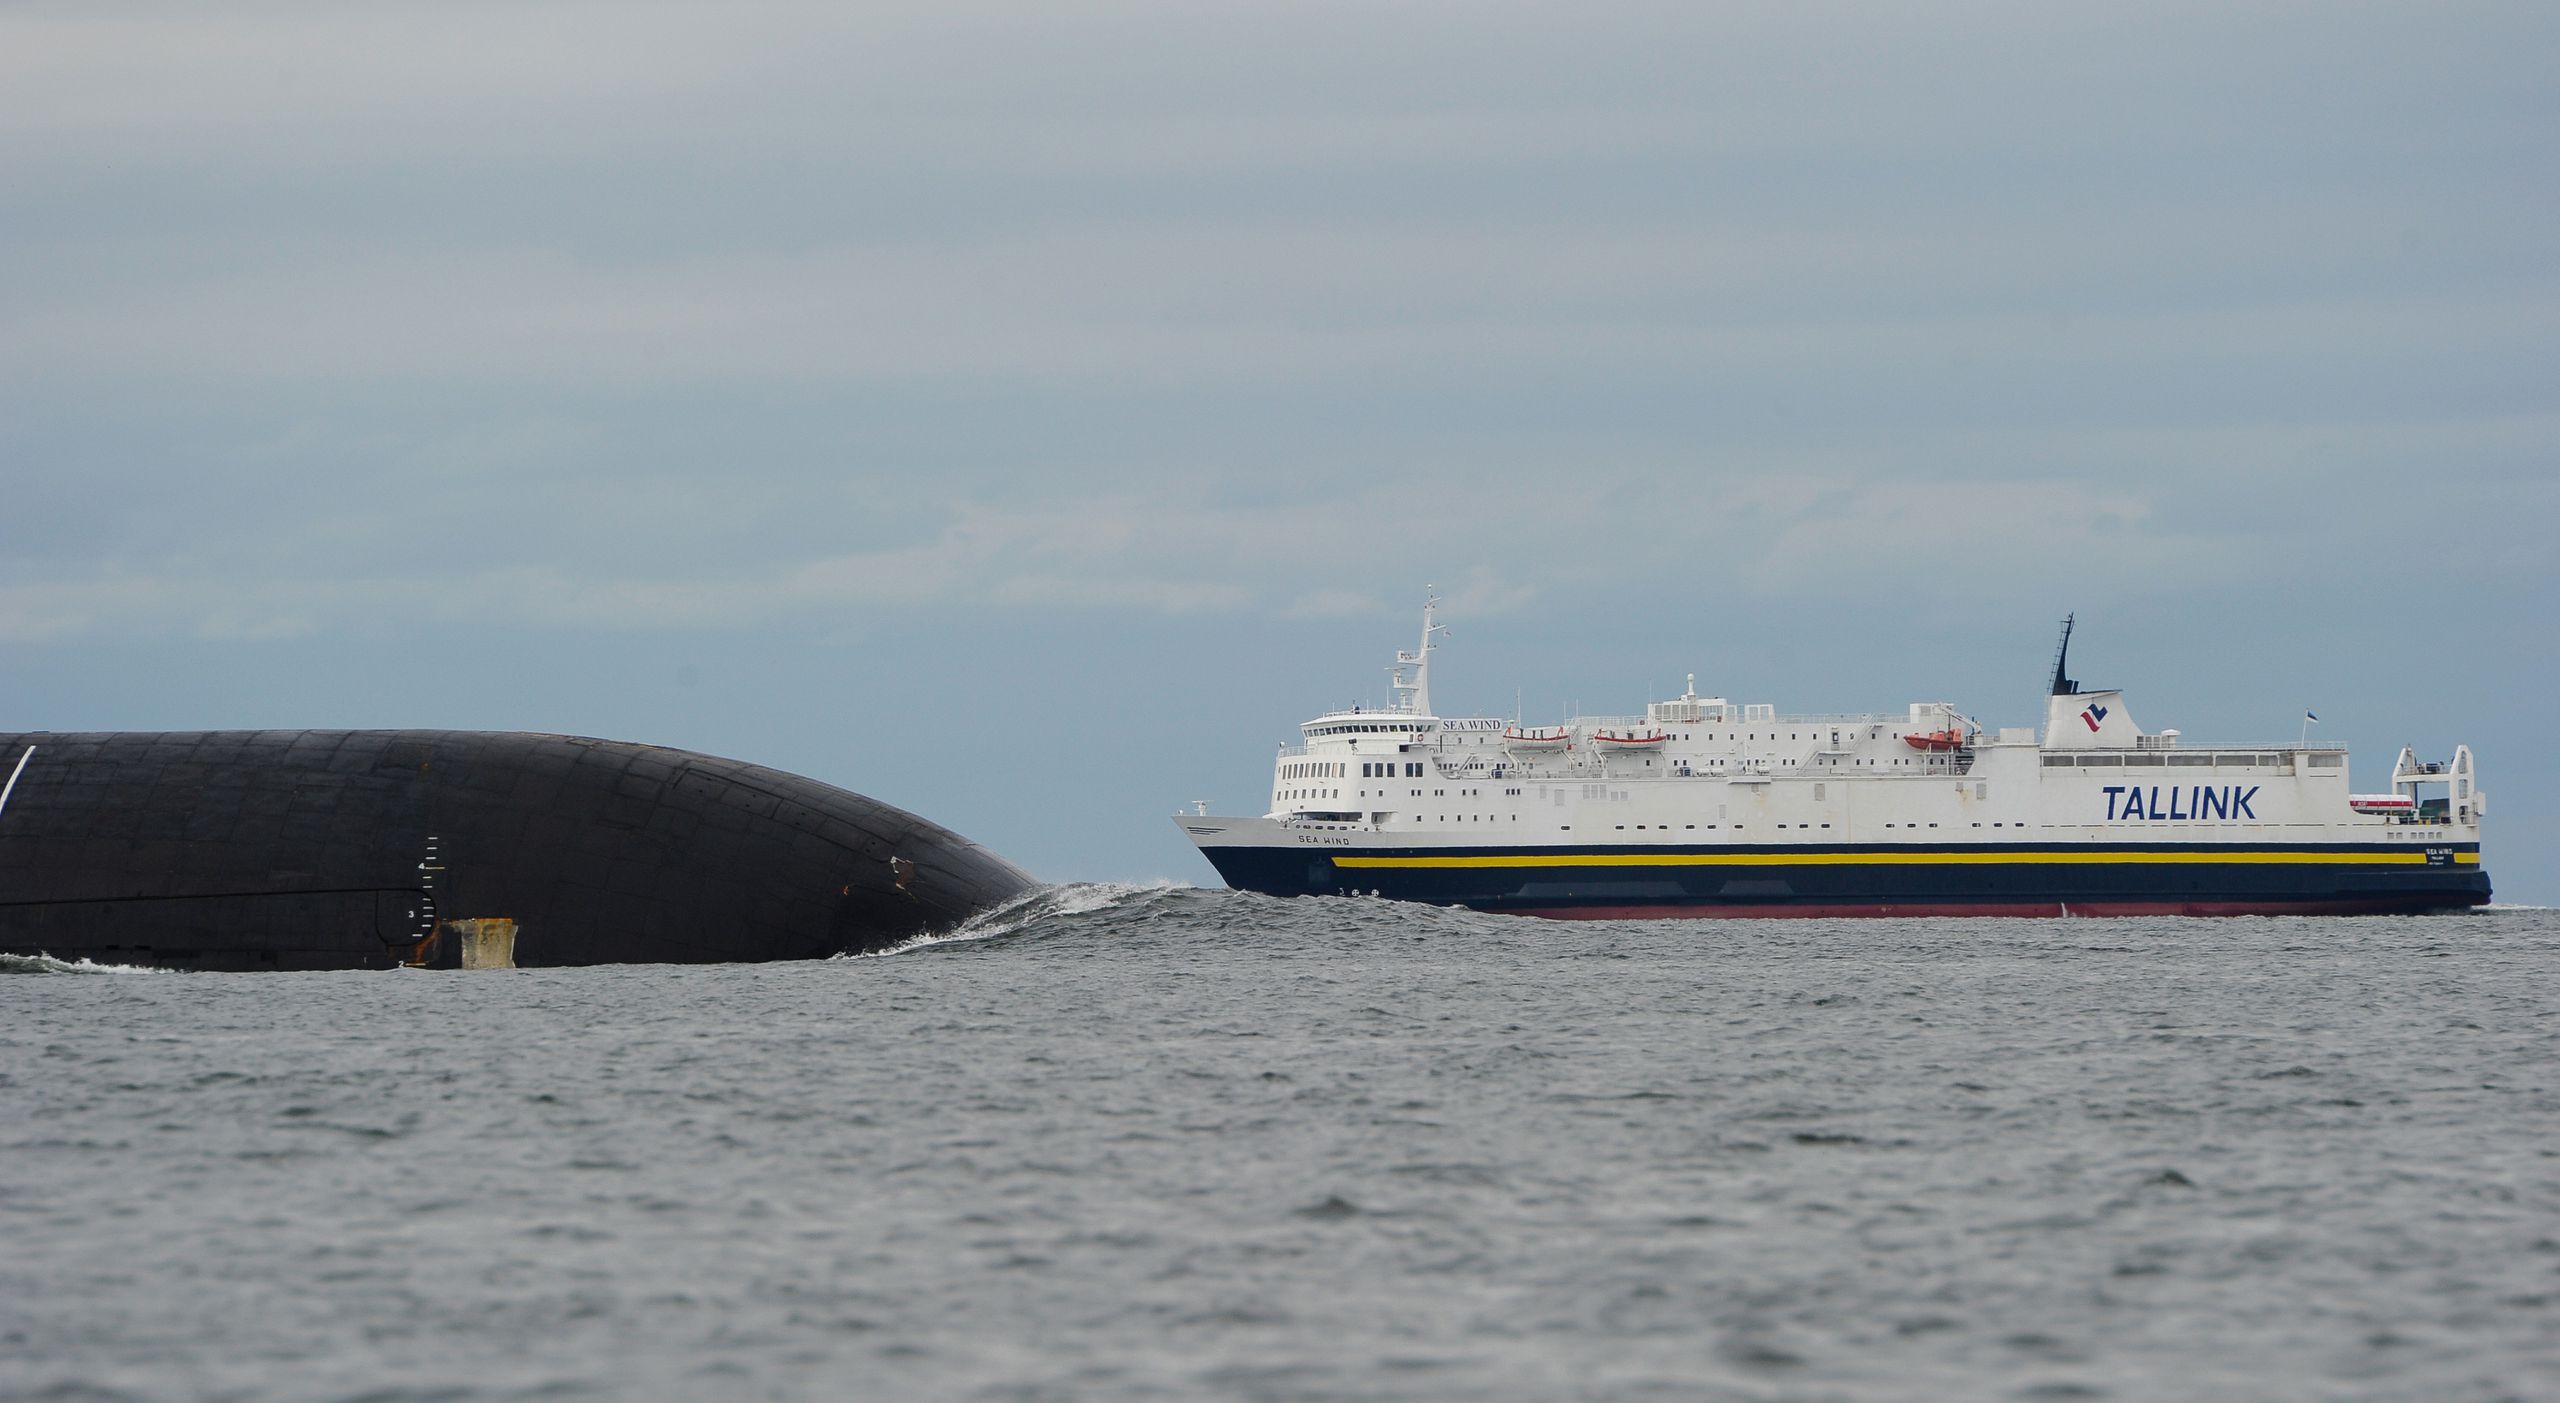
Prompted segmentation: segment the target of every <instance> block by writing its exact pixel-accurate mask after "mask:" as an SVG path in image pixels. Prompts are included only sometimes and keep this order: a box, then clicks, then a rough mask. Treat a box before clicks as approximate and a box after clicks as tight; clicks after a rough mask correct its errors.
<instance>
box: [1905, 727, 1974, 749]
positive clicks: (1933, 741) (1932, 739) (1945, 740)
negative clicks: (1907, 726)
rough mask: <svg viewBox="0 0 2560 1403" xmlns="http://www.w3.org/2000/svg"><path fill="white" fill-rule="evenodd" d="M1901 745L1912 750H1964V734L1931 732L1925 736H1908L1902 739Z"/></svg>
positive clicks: (1957, 732)
mask: <svg viewBox="0 0 2560 1403" xmlns="http://www.w3.org/2000/svg"><path fill="white" fill-rule="evenodd" d="M1902 743H1903V744H1904V745H1907V746H1910V747H1911V748H1912V749H1914V750H1962V749H1964V732H1962V731H1931V732H1930V733H1929V734H1927V735H1925V736H1923V735H1908V736H1904V737H1903V738H1902Z"/></svg>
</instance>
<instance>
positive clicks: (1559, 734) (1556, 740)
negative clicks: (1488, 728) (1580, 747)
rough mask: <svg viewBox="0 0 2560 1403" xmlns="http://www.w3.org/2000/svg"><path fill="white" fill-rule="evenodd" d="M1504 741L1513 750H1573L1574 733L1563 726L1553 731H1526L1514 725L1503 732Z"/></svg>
mask: <svg viewBox="0 0 2560 1403" xmlns="http://www.w3.org/2000/svg"><path fill="white" fill-rule="evenodd" d="M1502 743H1503V744H1504V745H1506V746H1508V747H1510V748H1511V749H1513V750H1571V749H1573V733H1572V732H1571V731H1568V730H1566V729H1564V728H1563V727H1561V726H1559V727H1557V728H1556V729H1554V730H1552V731H1524V730H1521V729H1520V728H1519V727H1517V726H1514V727H1512V728H1511V729H1510V730H1507V731H1505V732H1503V733H1502Z"/></svg>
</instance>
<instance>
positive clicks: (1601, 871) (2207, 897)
mask: <svg viewBox="0 0 2560 1403" xmlns="http://www.w3.org/2000/svg"><path fill="white" fill-rule="evenodd" d="M1201 855H1202V856H1204V857H1206V858H1208V859H1209V862H1210V864H1211V865H1212V866H1214V867H1216V868H1217V869H1218V875H1219V876H1220V877H1222V878H1224V879H1225V880H1226V883H1227V885H1229V886H1231V887H1235V888H1237V889H1239V890H1244V891H1258V892H1264V893H1267V894H1269V895H1273V896H1323V895H1375V896H1380V897H1386V898H1391V899H1395V900H1401V901H1424V902H1430V903H1433V904H1435V905H1443V906H1466V907H1472V908H1474V909H1476V910H1480V911H1499V912H1510V913H1516V914H1520V915H1532V916H1553V917H1559V918H1566V919H1588V920H1606V919H1624V918H1631V917H1651V916H1661V917H1696V916H1753V917H1770V916H2061V915H2071V916H2104V915H2191V916H2235V915H2365V914H2372V915H2381V914H2398V913H2419V912H2428V911H2452V910H2462V909H2465V908H2468V907H2473V906H2478V905H2482V904H2485V903H2486V902H2487V901H2488V900H2489V876H2488V874H2487V873H2486V872H2484V871H2482V870H2481V869H2480V865H2479V863H2480V848H2479V845H2478V844H2477V843H2467V844H2464V843H2457V844H2436V845H2429V846H2424V847H2421V846H2416V845H2411V844H2400V843H2370V844H2247V845H2241V844H2201V843H2198V844H2160V843H2152V844H2131V843H2117V844H2085V845H2071V846H2044V847H2032V846H2026V845H2009V846H1995V845H1979V844H1927V845H1923V844H1911V845H1902V846H1895V847H1863V848H1849V847H1838V848H1810V847H1801V846H1796V847H1776V846H1766V847H1746V846H1739V845H1737V846H1728V847H1714V848H1705V847H1659V848H1636V847H1624V848H1609V849H1600V850H1587V851H1579V852H1577V851H1573V850H1570V849H1566V850H1559V849H1555V848H1499V847H1481V848H1472V847H1470V848H1460V847H1430V848H1396V849H1389V848H1362V849H1360V850H1358V851H1344V850H1339V849H1326V848H1322V847H1306V846H1299V847H1285V848H1284V847H1269V846H1249V845H1242V844H1239V845H1234V846H1222V845H1216V844H1210V845H1204V846H1203V847H1202V848H1201Z"/></svg>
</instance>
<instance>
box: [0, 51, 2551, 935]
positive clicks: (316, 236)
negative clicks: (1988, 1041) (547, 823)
mask: <svg viewBox="0 0 2560 1403" xmlns="http://www.w3.org/2000/svg"><path fill="white" fill-rule="evenodd" d="M2555 41H2560V18H2555V16H2554V14H2553V12H2551V11H2549V10H2548V9H2547V8H2546V7H2540V6H2531V5H2450V6H2430V7H2417V6H2396V5H2395V6H2355V5H2338V4H2322V5H2298V6H2296V5H2256V4H2231V3H2224V4H2213V5H2193V6H2180V5H2146V6H2141V7H2127V8H2125V9H2123V10H2122V11H2121V12H2117V13H2107V14H2100V13H2094V12H2090V11H2088V10H2086V9H2085V8H2084V7H2058V6H2051V5H2029V4H2017V5H1988V6H1962V7H1910V6H1882V5H1864V6H1851V5H1838V6H1819V5H1803V4H1787V5H1765V6H1764V5H1728V6H1702V5H1694V4H1679V5H1673V4H1663V5H1614V6H1590V5H1584V6H1563V5H1517V4H1508V5H1506V4H1484V5H1465V4H1400V5H1391V4H1374V3H1373V4H1357V5H1320V4H1218V5H1148V4H1103V5H1083V6H1074V7H1064V6H1054V5H1027V4H979V5H966V4H962V5H952V4H931V5H922V4H918V5H859V6H843V5H817V4H812V5H806V6H797V5H775V4H764V5H753V6H743V7H726V6H670V5H657V6H652V5H638V4H627V3H616V4H609V5H608V4H594V5H586V4H551V5H526V4H509V5H485V6H473V5H457V4H445V3H439V4H433V5H425V4H421V5H398V4H381V5H366V6H339V5H327V4H308V5H269V6H258V5H229V6H222V7H214V8H207V7H202V6H192V5H167V6H150V5H120V6H113V7H102V6H95V5H46V4H21V5H15V6H12V7H9V8H6V9H0V506H5V511H0V714H5V715H6V718H7V719H8V720H9V721H10V722H12V723H20V724H26V725H38V726H50V727H54V728H57V729H70V728H77V727H105V726H133V727H182V726H200V725H243V724H277V725H286V724H322V723H328V724H422V725H491V726H526V727H539V728H543V729H559V730H572V731H583V732H593V733H602V734H611V735H618V736H627V737H630V738H633V739H643V740H653V741H662V742H666V743H670V744H679V745H691V746H696V747H699V748H704V749H712V750H718V751H721V752H724V753H729V754H735V755H740V756H743V757H745V758H749V759H756V760H763V761H767V762H770V763H777V764H783V765H786V766H788V767H790V768H795V769H799V770H802V771H804V772H806V773H810V774H814V775H817V776H818V777H821V778H825V779H829V780H833V781H835V782H838V783H842V784H846V785H849V786H851V787H854V788H858V789H864V790H866V791H868V792H873V793H877V794H880V795H881V796H882V797H884V798H889V799H892V800H894V801H897V802H902V803H908V804H911V805H913V806H915V807H917V808H919V809H921V810H923V811H924V812H927V813H929V814H932V815H933V816H935V817H937V818H942V819H945V820H946V821H949V822H952V823H953V824H954V825H955V826H958V827H960V828H962V829H963V830H964V831H967V832H970V833H971V834H972V835H973V836H978V837H981V838H983V839H985V840H986V841H988V842H989V843H991V844H993V845H995V846H996V847H998V848H1000V849H1002V850H1004V851H1006V852H1007V853H1008V854H1010V855H1012V856H1015V857H1016V858H1018V859H1019V860H1022V861H1024V862H1025V863H1027V864H1029V865H1031V866H1032V867H1034V868H1035V869H1036V870H1039V871H1041V872H1042V873H1043V875H1047V876H1052V877H1062V878H1063V877H1088V876H1091V877H1105V876H1108V877H1122V876H1143V875H1149V874H1156V873H1162V874H1167V875H1174V876H1180V877H1185V878H1203V877H1205V876H1206V868H1205V866H1201V865H1198V864H1197V863H1196V861H1195V860H1194V859H1193V858H1191V856H1190V855H1189V854H1188V853H1187V851H1185V850H1184V849H1182V848H1181V847H1180V845H1179V843H1178V840H1177V837H1176V835H1175V834H1174V832H1173V830H1172V829H1171V827H1170V825H1167V824H1165V823H1164V822H1163V821H1162V819H1161V817H1160V815H1161V814H1163V813H1165V812H1167V811H1169V810H1170V809H1171V808H1172V807H1173V806H1174V805H1175V804H1176V803H1178V802H1182V801H1187V800H1189V799H1191V798H1193V797H1208V798H1211V799H1213V801H1215V802H1217V803H1218V804H1219V806H1220V807H1234V806H1237V805H1245V804H1250V803H1253V802H1255V801H1257V800H1258V798H1259V796H1260V793H1261V787H1262V781H1263V769H1264V764H1265V759H1266V755H1267V750H1268V747H1269V746H1270V745H1271V743H1272V742H1273V741H1275V740H1277V739H1280V738H1282V736H1283V735H1284V734H1285V733H1286V730H1287V728H1288V727H1289V725H1290V724H1291V723H1293V722H1294V721H1295V720H1297V719H1299V717H1300V716H1301V715H1302V714H1303V713H1307V712H1310V711H1312V710H1314V709H1316V708H1319V707H1322V706H1325V705H1330V704H1332V703H1334V702H1337V701H1342V700H1348V699H1351V698H1353V697H1357V696H1362V695H1367V696H1373V697H1374V696H1377V695H1379V694H1380V687H1379V682H1380V680H1381V678H1380V674H1379V672H1378V667H1377V664H1378V663H1379V662H1381V661H1382V660H1383V655H1384V653H1385V652H1386V650H1388V649H1391V648H1393V647H1396V646H1402V645H1404V644H1405V643H1407V641H1408V640H1407V638H1406V635H1407V634H1408V633H1409V632H1410V622H1411V621H1410V618H1409V614H1410V611H1411V609H1412V607H1413V606H1414V605H1415V604H1416V603H1417V602H1418V598H1419V595H1420V592H1421V589H1422V586H1423V584H1424V583H1425V582H1426V581H1434V582H1437V583H1439V584H1441V585H1442V586H1443V587H1444V589H1445V590H1446V591H1447V592H1448V593H1449V594H1450V595H1451V598H1452V603H1453V610H1452V619H1453V622H1454V623H1455V624H1456V626H1457V628H1458V630H1459V634H1458V639H1457V648H1456V650H1455V651H1453V652H1452V654H1451V655H1450V656H1449V659H1448V661H1447V667H1446V671H1445V673H1444V681H1443V684H1442V688H1441V693H1442V699H1443V702H1444V709H1445V708H1450V707H1456V706H1459V705H1466V706H1472V707H1476V708H1480V709H1484V710H1508V709H1509V706H1510V703H1511V699H1512V697H1513V696H1514V694H1515V689H1516V692H1517V694H1518V695H1519V696H1520V697H1521V698H1522V699H1523V700H1524V701H1525V703H1526V704H1527V705H1528V707H1529V709H1530V710H1531V712H1532V713H1533V715H1537V714H1548V713H1551V712H1552V711H1553V710H1554V709H1555V708H1558V707H1561V706H1564V705H1567V704H1569V703H1573V702H1580V703H1582V704H1584V705H1586V706H1590V707H1594V708H1614V707H1630V708H1631V707H1632V706H1633V705H1635V704H1637V703H1639V702H1641V701H1642V700H1643V699H1644V696H1643V693H1644V692H1645V690H1646V689H1647V687H1648V686H1653V687H1656V688H1673V687H1676V686H1677V684H1678V681H1679V677H1680V674H1681V673H1683V672H1685V671H1689V670H1696V671H1699V672H1700V673H1701V674H1702V679H1701V680H1702V682H1705V683H1708V684H1710V685H1713V686H1715V687H1717V688H1719V689H1722V690H1727V691H1730V692H1732V693H1734V694H1736V695H1742V694H1746V693H1747V694H1749V695H1750V696H1752V697H1753V698H1755V699H1758V698H1766V699H1769V700H1774V701H1778V702H1780V703H1781V704H1783V705H1788V706H1794V707H1802V708H1807V709H1816V710H1830V709H1845V708H1850V707H1865V706H1871V705H1881V706H1891V705H1898V704H1899V703H1900V702H1902V701H1905V700H1908V699H1912V698H1914V697H1918V696H1921V695H1932V696H1945V697H1947V698H1949V699H1951V700H1954V701H1956V702H1958V703H1959V704H1960V705H1964V706H1966V707H1968V708H1969V709H1971V710H1974V711H1975V712H1976V713H1977V714H1980V715H1981V716H1982V717H1983V718H1984V719H1985V720H1987V721H1994V722H1997V721H2002V720H2005V721H2008V722H2010V723H2012V724H2016V723H2023V722H2025V721H2028V720H2031V719H2032V718H2033V714H2034V711H2033V706H2034V696H2033V687H2034V683H2035V681H2036V679H2037V674H2038V673H2039V672H2040V671H2041V668H2042V667H2043V665H2044V661H2045V655H2046V652H2047V649H2048V647H2049V642H2050V639H2049V632H2050V624H2051V620H2052V619H2053V617H2054V616H2056V615H2058V614H2060V613H2061V612H2063V611H2064V610H2066V609H2076V610H2078V611H2079V612H2080V613H2081V615H2082V617H2083V619H2084V621H2086V622H2087V623H2088V624H2089V626H2090V632H2089V633H2088V634H2086V635H2084V637H2085V639H2086V641H2085V642H2084V645H2083V646H2084V648H2086V649H2087V650H2089V657H2090V661H2089V662H2088V663H2087V664H2086V665H2085V666H2083V667H2082V669H2081V671H2082V672H2083V674H2084V675H2086V676H2091V677H2093V678H2095V677H2101V676H2103V678H2104V680H2107V681H2110V682H2116V683H2122V684H2125V685H2127V686H2129V687H2131V688H2132V689H2133V698H2134V701H2135V704H2136V706H2137V707H2138V708H2139V714H2140V715H2141V716H2142V717H2143V719H2144V720H2145V722H2146V723H2147V724H2150V725H2153V726H2161V725H2177V726H2180V727H2182V728H2183V729H2185V730H2186V731H2187V732H2188V733H2189V734H2191V735H2198V736H2208V735H2215V734H2221V735H2226V736H2229V737H2230V738H2233V739H2265V738H2269V737H2271V736H2279V735H2281V736H2289V735H2291V734H2292V732H2293V729H2294V726H2295V725H2296V723H2297V722H2298V720H2299V716H2300V711H2301V709H2302V708H2303V707H2304V706H2306V705H2308V706H2314V707H2317V708H2318V709H2320V711H2321V714H2322V723H2323V728H2324V730H2323V734H2324V735H2326V736H2328V737H2329V738H2331V739H2338V740H2345V741H2349V742H2351V743H2352V744H2354V745H2355V746H2356V748H2357V753H2358V762H2359V763H2358V767H2357V773H2358V776H2359V778H2360V779H2374V780H2378V778H2379V770H2380V768H2381V767H2382V766H2383V765H2385V764H2387V762H2388V758H2389V752H2390V750H2391V749H2392V748H2393V747H2396V746H2397V745H2398V744H2399V743H2401V742H2402V741H2403V740H2410V741H2416V742H2419V743H2421V744H2422V745H2426V746H2429V747H2431V748H2434V749H2443V748H2445V747H2448V746H2449V745H2450V744H2451V743H2452V742H2453V741H2456V740H2469V741H2471V742H2472V743H2473V744H2475V745H2476V746H2478V747H2479V748H2480V750H2481V753H2482V762H2483V767H2484V768H2483V776H2482V782H2483V786H2484V788H2486V789H2487V790H2488V791H2489V793H2490V795H2491V796H2492V801H2493V806H2494V807H2493V814H2492V820H2493V824H2494V825H2495V827H2494V831H2493V833H2492V838H2491V843H2492V851H2491V854H2490V867H2491V871H2492V872H2493V874H2494V875H2495V876H2496V877H2497V879H2498V880H2499V883H2500V886H2501V891H2502V894H2505V895H2510V896H2513V897H2515V898H2517V899H2524V900H2544V901H2549V900H2560V877H2555V876H2552V875H2549V869H2550V868H2551V865H2552V861H2551V860H2552V858H2553V857H2554V856H2555V854H2560V799H2555V798H2554V797H2553V796H2554V793H2555V788H2560V762H2555V759H2554V756H2555V753H2560V747H2555V746H2554V745H2553V744H2552V742H2551V741H2550V739H2549V732H2548V727H2547V725H2546V724H2544V723H2543V722H2542V721H2541V719H2540V718H2539V716H2538V714H2537V709H2536V707H2535V706H2534V705H2533V704H2532V703H2531V702H2530V701H2529V699H2531V698H2538V697H2543V696H2548V695H2549V694H2550V693H2551V691H2552V689H2553V687H2554V685H2555V683H2560V676H2555V668H2554V666H2553V650H2552V647H2551V644H2550V642H2549V635H2550V632H2551V629H2550V625H2549V622H2548V619H2547V615H2548V614H2549V612H2550V610H2551V609H2552V607H2553V605H2554V604H2555V602H2560V569H2555V565H2554V556H2555V552H2554V551H2553V548H2552V535H2553V527H2554V525H2555V523H2560V404H2555V400H2554V395H2553V388H2554V371H2553V367H2554V366H2560V278H2555V276H2554V269H2553V259H2552V254H2551V249H2552V248H2553V247H2555V240H2554V235H2555V234H2560V221H2555V219H2554V214H2555V203H2556V202H2560V187H2556V186H2555V184H2554V182H2553V180H2552V179H2551V174H2550V173H2551V172H2552V171H2553V170H2555V169H2560V160H2555V157H2560V151H2555V149H2554V147H2555V136H2560V84H2555V83H2554V81H2553V79H2552V78H2551V62H2550V60H2551V56H2552V55H2553V54H2554V53H2556V52H2560V42H2555ZM990 736H992V737H997V738H998V739H997V741H996V743H994V744H993V745H990V744H988V743H986V741H985V740H984V738H986V737H990ZM919 737H927V738H934V739H932V740H929V741H928V743H925V744H921V745H920V744H918V743H917V740H918V738H919ZM972 737H975V738H978V739H971V738H972Z"/></svg>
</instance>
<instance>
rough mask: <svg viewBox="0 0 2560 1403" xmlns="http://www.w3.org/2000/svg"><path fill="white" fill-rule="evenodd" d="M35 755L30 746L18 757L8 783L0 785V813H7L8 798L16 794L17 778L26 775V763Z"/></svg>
mask: <svg viewBox="0 0 2560 1403" xmlns="http://www.w3.org/2000/svg"><path fill="white" fill-rule="evenodd" d="M35 753H36V748H35V747H34V746H32V745H31V746H28V747H27V748H26V751H25V753H23V754H21V755H20V756H19V757H18V767H17V768H16V769H13V770H11V771H10V772H9V782H8V783H7V784H5V785H0V813H5V812H7V811H8V808H9V796H10V795H12V794H15V793H17V792H18V776H20V775H22V774H25V773H26V770H27V761H28V760H30V759H32V758H34V756H35Z"/></svg>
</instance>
